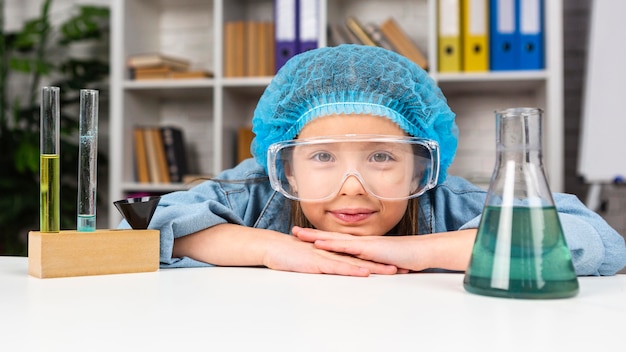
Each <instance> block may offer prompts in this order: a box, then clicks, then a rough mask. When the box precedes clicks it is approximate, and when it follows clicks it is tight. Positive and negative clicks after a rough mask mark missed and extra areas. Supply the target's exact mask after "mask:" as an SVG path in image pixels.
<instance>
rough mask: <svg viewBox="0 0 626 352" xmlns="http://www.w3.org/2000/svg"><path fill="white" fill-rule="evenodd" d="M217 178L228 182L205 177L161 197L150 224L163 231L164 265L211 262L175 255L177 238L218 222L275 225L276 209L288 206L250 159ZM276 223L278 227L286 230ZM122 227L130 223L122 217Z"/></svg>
mask: <svg viewBox="0 0 626 352" xmlns="http://www.w3.org/2000/svg"><path fill="white" fill-rule="evenodd" d="M217 178H219V179H221V180H224V182H215V181H205V182H203V183H201V184H199V185H197V186H195V187H193V188H191V189H190V190H186V191H177V192H172V193H168V194H166V195H164V196H162V197H161V200H160V201H159V205H158V206H157V209H156V210H155V212H154V215H153V217H152V220H151V221H150V225H149V228H151V229H156V230H159V231H160V263H161V267H162V268H175V267H197V266H210V264H207V263H203V262H199V261H196V260H193V259H191V258H188V257H183V258H172V251H173V247H174V239H176V238H179V237H183V236H187V235H189V234H192V233H195V232H198V231H200V230H203V229H207V228H210V227H213V226H215V225H219V224H224V223H230V224H237V225H242V226H248V227H262V228H272V226H269V225H268V223H270V224H272V223H274V222H272V221H271V219H270V218H275V215H276V214H275V213H276V211H275V210H274V209H276V208H277V209H284V205H283V206H282V207H281V206H280V205H279V204H276V203H280V199H276V197H275V192H273V191H272V190H271V187H270V186H269V185H268V183H267V181H265V180H264V174H263V173H262V169H258V168H257V167H255V165H254V164H252V163H250V162H248V163H245V164H244V165H239V166H238V167H237V168H235V169H231V170H227V171H225V172H224V173H222V174H220V175H219V176H218V177H217ZM279 225H280V224H276V225H275V227H276V228H275V229H276V230H282V228H281V227H280V226H279ZM120 227H122V228H128V227H129V226H128V223H127V222H126V221H122V223H121V224H120Z"/></svg>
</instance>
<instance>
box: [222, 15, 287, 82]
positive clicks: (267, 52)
mask: <svg viewBox="0 0 626 352" xmlns="http://www.w3.org/2000/svg"><path fill="white" fill-rule="evenodd" d="M274 45H275V40H274V23H273V22H259V21H232V22H226V23H225V24H224V77H260V76H273V75H274V73H275V69H274V61H275V56H274Z"/></svg>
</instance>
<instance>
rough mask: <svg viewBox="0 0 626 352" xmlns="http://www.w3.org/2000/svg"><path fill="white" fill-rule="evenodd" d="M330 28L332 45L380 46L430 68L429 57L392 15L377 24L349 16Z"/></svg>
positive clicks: (425, 67)
mask: <svg viewBox="0 0 626 352" xmlns="http://www.w3.org/2000/svg"><path fill="white" fill-rule="evenodd" d="M328 30H329V42H330V43H329V44H330V45H333V46H336V45H340V44H348V43H350V44H363V45H371V46H380V47H383V48H385V49H389V50H392V51H395V52H397V53H398V54H400V55H403V56H405V57H406V58H408V59H409V60H411V61H413V62H415V63H416V64H417V65H419V66H420V67H422V68H423V69H428V59H426V56H425V55H424V53H423V52H422V51H421V50H420V48H419V47H418V46H417V45H416V44H415V43H414V42H413V41H412V40H411V38H409V36H408V35H407V34H406V32H405V31H404V30H403V29H402V28H401V27H400V26H399V25H398V23H397V22H396V21H395V20H394V19H393V18H391V17H390V18H388V19H387V20H386V21H385V22H383V23H381V24H380V25H377V24H374V23H367V24H362V23H361V22H360V21H359V20H358V19H357V18H356V17H354V16H348V17H346V21H345V23H336V24H330V25H329V28H328Z"/></svg>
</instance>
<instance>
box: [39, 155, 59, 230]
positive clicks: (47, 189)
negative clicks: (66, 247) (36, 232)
mask: <svg viewBox="0 0 626 352" xmlns="http://www.w3.org/2000/svg"><path fill="white" fill-rule="evenodd" d="M40 163H41V164H40V167H41V170H40V178H41V180H40V187H41V188H40V191H41V192H40V194H41V200H40V206H41V209H40V218H39V220H40V229H41V232H59V231H60V203H59V202H60V198H59V196H60V193H59V187H60V177H61V174H60V158H59V154H41V156H40Z"/></svg>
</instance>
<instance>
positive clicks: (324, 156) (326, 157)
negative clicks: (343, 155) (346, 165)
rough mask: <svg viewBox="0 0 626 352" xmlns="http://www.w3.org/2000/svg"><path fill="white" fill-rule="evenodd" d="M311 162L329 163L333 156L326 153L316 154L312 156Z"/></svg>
mask: <svg viewBox="0 0 626 352" xmlns="http://www.w3.org/2000/svg"><path fill="white" fill-rule="evenodd" d="M313 160H316V161H321V162H325V163H326V162H330V161H333V156H332V155H330V153H326V152H318V153H315V155H313Z"/></svg>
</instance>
